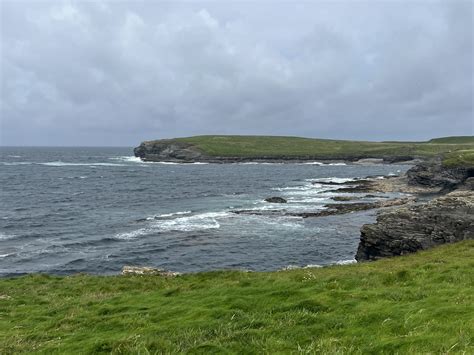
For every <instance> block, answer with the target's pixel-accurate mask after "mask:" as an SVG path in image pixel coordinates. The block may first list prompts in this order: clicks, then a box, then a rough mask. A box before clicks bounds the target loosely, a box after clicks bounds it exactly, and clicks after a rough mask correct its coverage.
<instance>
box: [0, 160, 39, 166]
mask: <svg viewBox="0 0 474 355" xmlns="http://www.w3.org/2000/svg"><path fill="white" fill-rule="evenodd" d="M1 163H2V165H31V164H33V163H32V162H29V161H14V162H7V161H2V162H1Z"/></svg>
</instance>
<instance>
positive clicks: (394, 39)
mask: <svg viewBox="0 0 474 355" xmlns="http://www.w3.org/2000/svg"><path fill="white" fill-rule="evenodd" d="M0 4H1V5H0V6H1V7H0V10H1V33H0V37H1V38H0V39H1V63H0V65H1V72H0V75H1V77H0V80H1V92H0V94H1V95H0V96H1V101H0V114H1V115H0V145H19V146H22V145H30V146H31V145H33V146H34V145H48V146H74V145H78V146H136V145H138V144H139V143H140V142H141V141H143V140H150V139H160V138H172V137H183V136H192V135H201V134H252V135H286V136H304V137H315V138H335V139H355V140H374V141H380V140H425V139H429V138H433V137H439V136H450V135H474V118H473V81H474V79H473V31H474V29H473V2H472V1H470V0H467V1H456V0H449V1H431V0H421V1H403V0H398V1H397V0H386V1H375V0H374V1H357V0H352V1H326V2H323V1H301V2H300V1H284V2H283V1H265V0H260V1H239V2H230V1H226V2H222V1H219V2H217V1H212V2H199V1H173V2H162V1H151V0H150V1H62V0H56V1H24V0H19V1H18V0H17V1H12V0H0Z"/></svg>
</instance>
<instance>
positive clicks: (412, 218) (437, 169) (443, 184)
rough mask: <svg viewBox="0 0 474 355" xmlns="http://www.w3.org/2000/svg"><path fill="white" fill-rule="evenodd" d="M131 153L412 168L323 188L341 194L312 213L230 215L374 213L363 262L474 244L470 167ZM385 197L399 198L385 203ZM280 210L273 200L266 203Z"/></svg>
mask: <svg viewBox="0 0 474 355" xmlns="http://www.w3.org/2000/svg"><path fill="white" fill-rule="evenodd" d="M134 153H135V155H136V156H137V157H140V158H141V159H142V160H144V161H155V162H179V163H193V162H206V163H242V162H258V163H264V162H270V163H299V162H308V161H318V162H321V163H341V162H343V163H346V164H347V163H348V164H386V163H401V162H403V163H405V164H413V165H414V166H413V167H412V168H411V169H409V170H408V171H407V173H406V174H405V175H403V176H393V177H383V178H381V177H367V178H364V179H356V180H354V181H350V182H344V183H339V182H327V181H325V182H323V181H314V183H315V184H318V183H323V184H325V185H332V186H334V189H332V190H329V192H336V193H347V194H348V195H343V196H334V197H333V198H332V199H333V201H335V203H328V204H326V205H325V206H324V208H325V209H323V210H318V211H314V212H301V213H294V212H289V211H286V210H285V209H277V208H275V209H272V210H265V211H256V210H233V211H231V212H233V213H235V214H249V215H270V216H271V215H275V216H294V217H301V218H312V217H325V216H331V215H340V214H346V213H353V212H357V211H366V210H370V209H378V210H379V211H378V213H377V220H376V223H373V224H366V225H364V226H362V227H361V237H360V242H359V246H358V249H357V253H356V256H355V258H356V260H357V261H359V262H361V261H369V260H377V259H380V258H384V257H392V256H398V255H404V254H407V253H412V252H416V251H418V250H422V249H427V248H431V247H434V246H437V245H440V244H444V243H451V242H456V241H461V240H465V239H474V167H470V166H467V167H451V168H450V167H446V166H444V165H443V164H442V162H441V159H440V158H439V157H437V158H433V159H430V160H424V161H423V160H420V159H419V157H416V156H387V157H381V158H380V157H377V158H367V157H364V156H339V157H334V156H332V157H330V158H328V157H323V158H322V157H320V156H300V157H295V156H258V157H218V156H213V157H211V156H207V155H205V154H204V153H203V152H202V151H200V150H199V149H197V148H196V147H195V146H193V145H192V144H189V143H184V142H176V141H169V142H168V141H166V140H164V141H159V142H157V141H153V142H143V143H142V144H141V145H140V146H139V147H137V148H135V150H134ZM387 193H398V194H403V195H404V196H402V197H397V198H390V197H388V196H384V195H383V194H387ZM266 200H267V201H268V202H270V203H276V204H284V203H285V202H286V201H285V200H284V199H283V198H281V197H278V196H273V197H269V198H267V199H266Z"/></svg>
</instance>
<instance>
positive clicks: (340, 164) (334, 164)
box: [328, 163, 347, 166]
mask: <svg viewBox="0 0 474 355" xmlns="http://www.w3.org/2000/svg"><path fill="white" fill-rule="evenodd" d="M328 165H333V166H344V165H347V164H346V163H329V164H328Z"/></svg>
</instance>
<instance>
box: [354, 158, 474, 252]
mask: <svg viewBox="0 0 474 355" xmlns="http://www.w3.org/2000/svg"><path fill="white" fill-rule="evenodd" d="M407 177H408V184H410V185H414V186H424V187H429V188H438V189H439V193H441V194H443V193H445V195H441V196H440V197H437V198H435V199H433V200H431V201H429V202H425V203H413V204H411V205H408V206H403V207H400V208H396V209H392V210H389V211H381V212H379V214H378V216H377V222H376V223H374V224H366V225H364V226H363V227H362V228H361V237H360V242H359V246H358V250H357V254H356V260H357V261H364V260H375V259H379V258H383V257H389V256H397V255H403V254H407V253H412V252H416V251H418V250H421V249H428V248H431V247H434V246H437V245H440V244H444V243H452V242H457V241H461V240H465V239H474V168H473V167H472V166H471V165H470V164H468V165H466V166H446V165H445V164H443V163H442V162H441V161H437V162H424V163H421V164H419V165H416V166H414V167H413V168H411V169H410V170H408V172H407ZM453 190H454V191H453ZM449 191H452V192H449ZM447 192H449V193H447Z"/></svg>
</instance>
